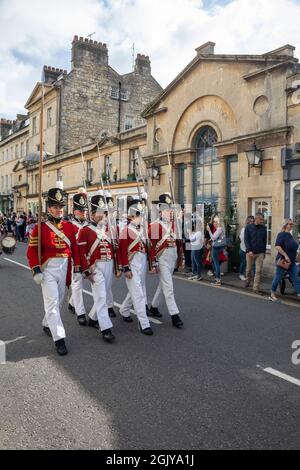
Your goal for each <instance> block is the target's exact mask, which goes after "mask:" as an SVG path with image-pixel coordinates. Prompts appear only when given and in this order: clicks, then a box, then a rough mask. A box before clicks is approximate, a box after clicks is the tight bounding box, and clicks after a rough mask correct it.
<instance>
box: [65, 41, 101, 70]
mask: <svg viewBox="0 0 300 470" xmlns="http://www.w3.org/2000/svg"><path fill="white" fill-rule="evenodd" d="M91 64H93V65H97V64H98V65H103V66H106V67H107V66H108V50H107V45H106V44H102V42H98V41H93V40H92V39H87V38H83V37H78V36H74V39H73V42H72V68H80V67H84V66H90V65H91Z"/></svg>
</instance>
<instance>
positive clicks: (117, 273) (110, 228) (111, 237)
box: [100, 175, 121, 277]
mask: <svg viewBox="0 0 300 470" xmlns="http://www.w3.org/2000/svg"><path fill="white" fill-rule="evenodd" d="M100 183H101V189H102V191H103V197H104V202H105V205H106V208H107V220H108V228H109V234H110V239H111V245H112V251H113V258H114V273H115V276H116V277H120V276H121V272H120V271H119V265H118V259H117V247H116V244H115V239H114V234H113V229H112V225H111V219H110V213H109V207H108V204H107V199H106V195H105V191H104V185H103V178H102V175H101V176H100Z"/></svg>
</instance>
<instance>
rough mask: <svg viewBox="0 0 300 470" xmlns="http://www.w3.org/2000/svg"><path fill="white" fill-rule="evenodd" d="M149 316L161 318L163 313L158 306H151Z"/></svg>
mask: <svg viewBox="0 0 300 470" xmlns="http://www.w3.org/2000/svg"><path fill="white" fill-rule="evenodd" d="M149 316H150V317H156V318H161V317H162V314H161V313H160V311H159V310H158V308H156V307H151V308H150V310H149Z"/></svg>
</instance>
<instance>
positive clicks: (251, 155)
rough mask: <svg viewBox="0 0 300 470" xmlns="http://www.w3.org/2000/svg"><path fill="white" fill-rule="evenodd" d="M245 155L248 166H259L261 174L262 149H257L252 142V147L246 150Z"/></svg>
mask: <svg viewBox="0 0 300 470" xmlns="http://www.w3.org/2000/svg"><path fill="white" fill-rule="evenodd" d="M246 157H247V160H248V165H249V168H260V174H261V175H262V162H263V150H259V149H258V148H257V147H256V144H254V145H253V147H252V149H250V150H248V151H246Z"/></svg>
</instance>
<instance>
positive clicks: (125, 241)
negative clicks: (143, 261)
mask: <svg viewBox="0 0 300 470" xmlns="http://www.w3.org/2000/svg"><path fill="white" fill-rule="evenodd" d="M146 243H147V242H146V239H145V237H143V234H142V233H141V232H140V231H139V229H137V228H136V226H135V225H133V224H129V225H127V226H126V227H124V228H123V230H122V231H121V235H120V245H119V251H120V260H121V265H122V268H123V270H125V271H126V270H128V269H130V261H131V260H132V258H133V257H134V255H135V253H146V254H147V244H146ZM153 253H154V252H153V250H150V253H149V256H150V260H151V266H153V264H154V262H155V256H153Z"/></svg>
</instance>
